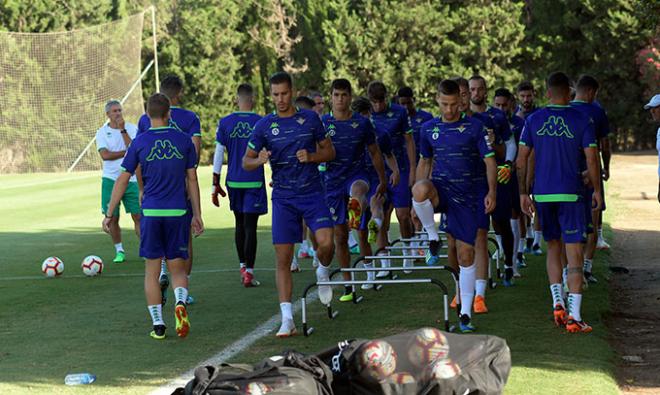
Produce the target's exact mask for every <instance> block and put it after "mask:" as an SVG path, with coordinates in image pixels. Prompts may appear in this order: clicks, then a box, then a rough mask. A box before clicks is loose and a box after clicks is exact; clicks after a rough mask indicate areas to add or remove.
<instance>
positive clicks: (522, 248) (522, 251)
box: [518, 239, 526, 254]
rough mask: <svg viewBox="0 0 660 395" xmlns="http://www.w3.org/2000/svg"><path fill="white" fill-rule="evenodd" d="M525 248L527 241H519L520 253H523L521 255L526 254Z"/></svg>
mask: <svg viewBox="0 0 660 395" xmlns="http://www.w3.org/2000/svg"><path fill="white" fill-rule="evenodd" d="M525 247H526V246H525V239H520V240H519V241H518V252H519V253H521V254H522V253H524V252H525Z"/></svg>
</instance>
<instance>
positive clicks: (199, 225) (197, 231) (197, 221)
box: [191, 216, 204, 237]
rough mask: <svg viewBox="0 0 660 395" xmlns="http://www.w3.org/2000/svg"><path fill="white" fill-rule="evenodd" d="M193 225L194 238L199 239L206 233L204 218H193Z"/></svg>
mask: <svg viewBox="0 0 660 395" xmlns="http://www.w3.org/2000/svg"><path fill="white" fill-rule="evenodd" d="M191 225H192V232H193V236H195V237H197V236H199V235H201V234H202V233H204V222H203V221H202V217H200V216H193V218H192V223H191Z"/></svg>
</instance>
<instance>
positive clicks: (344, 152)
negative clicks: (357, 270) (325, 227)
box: [321, 78, 387, 302]
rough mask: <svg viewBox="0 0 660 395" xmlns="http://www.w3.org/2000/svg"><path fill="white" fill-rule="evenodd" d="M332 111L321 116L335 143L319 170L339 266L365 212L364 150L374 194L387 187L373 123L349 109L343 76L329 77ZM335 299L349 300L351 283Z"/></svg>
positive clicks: (346, 277)
mask: <svg viewBox="0 0 660 395" xmlns="http://www.w3.org/2000/svg"><path fill="white" fill-rule="evenodd" d="M330 95H331V100H332V111H331V112H330V113H329V114H326V115H324V116H323V117H321V119H322V121H323V124H324V125H325V128H326V130H327V132H328V136H329V137H330V139H331V140H332V145H333V146H334V147H335V151H336V155H335V158H334V159H333V160H332V161H330V162H327V163H326V170H325V172H323V177H324V179H325V188H326V194H325V197H326V202H327V205H328V207H329V208H330V213H332V219H333V221H334V225H335V227H334V237H335V251H336V255H337V260H338V261H339V265H340V266H341V267H344V268H347V267H349V266H350V259H351V257H350V252H349V246H348V233H349V231H350V229H359V228H360V224H361V222H362V216H363V215H366V210H367V208H368V207H369V204H368V203H367V198H368V193H369V189H370V185H369V183H370V181H369V174H368V173H366V172H365V159H366V158H365V152H368V154H369V156H370V158H371V162H372V163H373V167H374V169H375V171H376V174H377V176H378V178H377V180H378V181H377V185H376V188H375V189H376V192H375V193H376V194H378V195H384V194H385V192H386V191H387V179H386V178H385V165H384V163H383V157H382V155H381V153H380V149H379V148H378V144H376V134H375V131H374V127H373V125H372V123H371V121H370V120H369V118H365V117H363V116H362V115H360V114H358V113H354V112H352V111H351V101H352V88H351V83H350V82H349V81H348V80H346V79H343V78H339V79H336V80H333V81H332V84H331V86H330ZM350 279H351V276H350V273H347V272H346V273H344V280H350ZM339 300H340V301H341V302H350V301H352V300H353V292H352V287H351V286H346V287H345V291H344V295H342V296H341V297H340V298H339Z"/></svg>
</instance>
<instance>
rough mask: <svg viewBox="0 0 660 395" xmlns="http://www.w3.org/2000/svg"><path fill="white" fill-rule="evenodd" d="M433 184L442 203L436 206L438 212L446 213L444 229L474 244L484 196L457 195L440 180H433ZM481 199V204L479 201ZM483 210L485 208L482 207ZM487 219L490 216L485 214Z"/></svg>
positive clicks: (465, 241) (453, 235) (454, 236)
mask: <svg viewBox="0 0 660 395" xmlns="http://www.w3.org/2000/svg"><path fill="white" fill-rule="evenodd" d="M431 182H432V183H433V186H434V187H435V189H436V191H438V197H439V200H440V204H439V205H438V206H437V207H435V210H436V212H441V213H444V214H445V220H444V221H443V230H445V231H446V232H447V233H449V234H450V235H451V236H452V237H453V238H455V239H457V240H460V241H462V242H464V243H467V244H470V245H474V242H475V240H476V239H477V230H478V229H479V222H480V219H481V218H480V216H479V212H480V206H483V198H480V197H479V196H474V197H472V198H469V197H467V196H455V195H454V194H452V193H449V192H448V191H447V189H446V188H443V186H442V184H441V183H440V182H439V181H436V180H432V181H431ZM479 201H481V205H480V204H479V203H478V202H479ZM481 212H483V209H481ZM484 217H486V219H488V216H486V215H484Z"/></svg>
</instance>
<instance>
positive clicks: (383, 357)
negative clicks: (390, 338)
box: [358, 340, 396, 381]
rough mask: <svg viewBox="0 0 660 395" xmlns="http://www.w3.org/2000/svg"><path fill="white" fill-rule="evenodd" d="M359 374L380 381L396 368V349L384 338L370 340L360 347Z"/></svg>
mask: <svg viewBox="0 0 660 395" xmlns="http://www.w3.org/2000/svg"><path fill="white" fill-rule="evenodd" d="M358 364H359V369H360V374H362V375H363V376H364V377H366V378H371V379H374V380H376V381H381V380H383V379H385V378H387V377H389V376H391V375H392V374H393V373H394V371H395V370H396V351H394V348H393V347H392V346H391V345H390V344H389V343H388V342H386V341H384V340H372V341H369V342H367V343H365V344H364V345H362V347H361V349H360V354H359V357H358Z"/></svg>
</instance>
